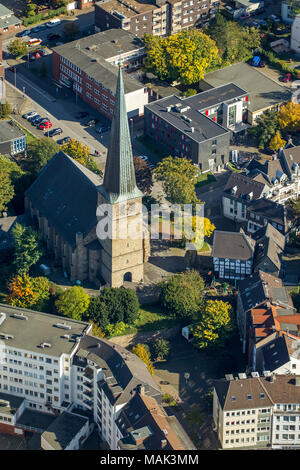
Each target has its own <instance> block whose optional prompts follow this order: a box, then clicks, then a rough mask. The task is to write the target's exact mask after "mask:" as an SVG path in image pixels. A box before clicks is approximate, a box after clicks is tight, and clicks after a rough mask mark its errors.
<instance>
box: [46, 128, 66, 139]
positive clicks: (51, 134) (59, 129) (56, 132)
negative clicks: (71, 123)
mask: <svg viewBox="0 0 300 470" xmlns="http://www.w3.org/2000/svg"><path fill="white" fill-rule="evenodd" d="M62 132H63V130H62V129H61V128H60V127H57V128H56V129H52V131H50V132H49V137H54V136H55V135H59V134H62Z"/></svg>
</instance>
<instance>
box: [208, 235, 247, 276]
mask: <svg viewBox="0 0 300 470" xmlns="http://www.w3.org/2000/svg"><path fill="white" fill-rule="evenodd" d="M254 249H255V241H253V240H252V239H251V238H250V237H247V235H245V234H244V233H238V232H224V231H221V230H215V231H214V239H213V246H212V252H211V255H212V257H213V265H214V273H215V274H216V275H217V277H219V278H220V279H238V280H239V279H244V278H245V277H246V276H250V274H251V273H252V268H253V257H254Z"/></svg>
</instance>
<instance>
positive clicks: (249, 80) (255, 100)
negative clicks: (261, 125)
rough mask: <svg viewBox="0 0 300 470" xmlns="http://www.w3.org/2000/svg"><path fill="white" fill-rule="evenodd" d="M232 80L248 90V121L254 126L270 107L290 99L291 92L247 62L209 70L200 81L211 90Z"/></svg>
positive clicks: (201, 85)
mask: <svg viewBox="0 0 300 470" xmlns="http://www.w3.org/2000/svg"><path fill="white" fill-rule="evenodd" d="M229 82H232V83H234V84H235V85H236V86H239V87H241V88H243V89H244V90H246V93H247V95H248V97H249V101H248V107H247V116H246V121H247V122H248V123H249V124H250V125H251V126H252V125H253V124H254V123H255V120H256V119H257V117H258V116H259V115H260V114H262V113H263V112H264V111H266V110H268V109H274V110H277V109H279V108H280V106H281V105H282V104H283V103H285V102H286V101H289V100H290V97H291V93H290V91H289V90H287V89H286V88H285V87H283V86H281V85H279V84H277V83H275V81H274V80H272V79H271V78H268V77H267V76H266V75H264V74H263V73H261V72H260V71H259V70H257V67H252V66H251V65H249V64H247V63H246V62H240V63H238V64H233V65H229V66H228V67H224V68H222V69H220V70H216V71H214V72H209V73H207V74H206V75H205V77H204V79H203V80H201V81H200V82H199V87H200V89H201V90H203V91H205V90H209V89H211V88H214V87H220V86H222V85H224V84H226V83H229Z"/></svg>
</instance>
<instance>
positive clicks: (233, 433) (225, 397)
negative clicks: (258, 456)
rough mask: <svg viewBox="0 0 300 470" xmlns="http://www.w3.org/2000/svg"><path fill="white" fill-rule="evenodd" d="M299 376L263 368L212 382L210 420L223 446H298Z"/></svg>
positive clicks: (280, 447) (299, 431)
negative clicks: (272, 371)
mask: <svg viewBox="0 0 300 470" xmlns="http://www.w3.org/2000/svg"><path fill="white" fill-rule="evenodd" d="M299 410H300V376H299V375H292V374H285V375H275V374H271V373H270V371H265V372H264V374H263V375H261V376H260V375H259V374H258V373H257V372H252V374H251V376H247V375H246V374H238V376H237V377H233V375H231V374H228V375H226V376H225V379H220V380H217V381H216V382H215V386H214V397H213V419H214V423H215V431H216V433H217V435H218V438H219V441H220V444H221V447H222V448H223V449H244V448H246V449H247V448H248V449H256V448H272V449H296V448H299V447H300V414H299Z"/></svg>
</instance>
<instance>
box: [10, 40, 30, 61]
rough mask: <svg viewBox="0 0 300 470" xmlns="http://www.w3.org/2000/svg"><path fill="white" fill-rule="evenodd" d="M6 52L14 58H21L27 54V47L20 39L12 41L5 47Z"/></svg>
mask: <svg viewBox="0 0 300 470" xmlns="http://www.w3.org/2000/svg"><path fill="white" fill-rule="evenodd" d="M7 49H8V52H10V54H11V55H13V56H15V57H21V56H23V55H25V54H27V52H28V47H27V45H26V44H25V43H24V42H23V41H22V39H20V38H16V39H12V40H11V41H10V43H9V44H8V46H7Z"/></svg>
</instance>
